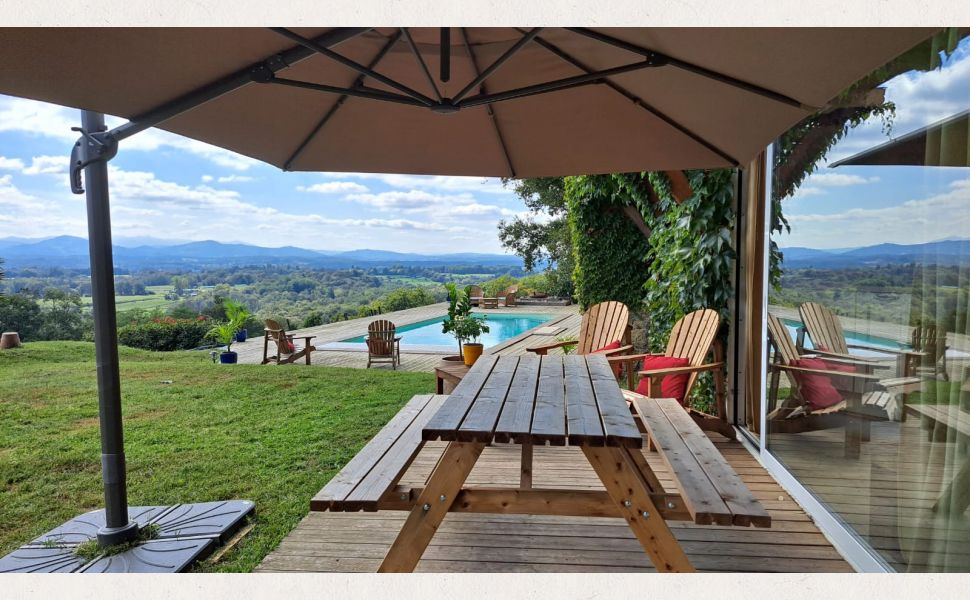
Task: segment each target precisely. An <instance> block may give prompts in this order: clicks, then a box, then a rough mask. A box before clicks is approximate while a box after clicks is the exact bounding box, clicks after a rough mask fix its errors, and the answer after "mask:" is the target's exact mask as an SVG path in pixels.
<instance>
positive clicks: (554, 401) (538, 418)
mask: <svg viewBox="0 0 970 600" xmlns="http://www.w3.org/2000/svg"><path fill="white" fill-rule="evenodd" d="M565 401H566V393H565V388H564V387H563V365H562V357H560V356H543V357H541V361H540V363H539V387H538V390H537V391H536V409H535V413H534V414H533V416H532V430H531V432H530V434H529V440H530V441H531V442H532V443H533V444H545V443H547V442H548V443H549V444H551V445H553V446H565V445H566V410H565V408H566V406H565Z"/></svg>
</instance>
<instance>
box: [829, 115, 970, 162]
mask: <svg viewBox="0 0 970 600" xmlns="http://www.w3.org/2000/svg"><path fill="white" fill-rule="evenodd" d="M843 165H914V166H920V167H970V110H965V111H963V112H961V113H957V114H955V115H952V116H950V117H947V118H946V119H943V120H942V121H937V122H936V123H933V124H931V125H927V126H926V127H923V128H921V129H917V130H916V131H912V132H910V133H907V134H906V135H903V136H900V137H899V138H897V139H895V140H891V141H888V142H885V143H883V144H880V145H878V146H876V147H874V148H870V149H869V150H866V151H864V152H860V153H858V154H854V155H852V156H850V157H849V158H843V159H842V160H840V161H837V162H834V163H832V164H831V165H829V166H830V167H841V166H843Z"/></svg>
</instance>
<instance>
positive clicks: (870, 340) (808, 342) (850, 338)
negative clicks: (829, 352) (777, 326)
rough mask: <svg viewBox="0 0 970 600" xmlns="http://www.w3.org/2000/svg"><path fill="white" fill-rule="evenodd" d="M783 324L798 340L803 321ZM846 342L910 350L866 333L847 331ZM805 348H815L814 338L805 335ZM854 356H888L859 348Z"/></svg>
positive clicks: (783, 321)
mask: <svg viewBox="0 0 970 600" xmlns="http://www.w3.org/2000/svg"><path fill="white" fill-rule="evenodd" d="M781 322H782V323H784V324H785V328H786V329H788V333H789V335H791V338H792V339H793V340H797V339H798V328H799V327H801V326H802V322H801V321H796V320H794V319H782V320H781ZM844 333H845V342H846V343H847V344H850V345H852V344H857V345H861V346H874V347H877V348H887V349H889V350H904V349H907V348H909V346H906V345H904V344H900V343H899V342H897V341H896V340H891V339H889V338H884V337H879V336H875V335H869V334H866V333H859V332H857V331H845V332H844ZM805 347H806V348H809V349H811V348H814V347H815V346H813V345H812V338H811V337H809V336H808V334H807V333H806V334H805ZM851 350H852V354H858V355H860V356H886V355H885V354H880V353H879V352H871V351H868V350H860V349H858V348H852V349H851Z"/></svg>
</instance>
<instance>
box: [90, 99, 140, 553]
mask: <svg viewBox="0 0 970 600" xmlns="http://www.w3.org/2000/svg"><path fill="white" fill-rule="evenodd" d="M81 123H82V132H83V133H85V134H86V135H84V137H82V138H81V140H79V142H78V143H79V144H81V152H80V154H81V155H82V156H84V157H85V161H84V162H85V163H86V166H85V167H84V184H85V186H84V187H85V194H86V198H87V210H88V245H89V248H90V254H91V296H92V299H93V302H94V307H93V312H94V352H95V358H96V363H97V367H98V415H99V420H100V423H101V479H102V481H103V482H104V503H105V521H106V523H105V526H104V527H102V528H100V529H99V530H98V545H99V546H101V547H107V546H113V545H116V544H122V543H125V542H129V541H132V540H134V539H135V537H137V535H138V524H137V523H135V522H134V521H131V520H129V518H128V490H127V486H126V473H125V451H124V435H123V431H122V422H121V375H120V373H119V371H118V332H117V322H116V318H115V285H114V263H113V259H112V252H111V211H110V206H109V202H108V160H110V158H111V156H113V155H114V153H113V148H112V151H106V149H105V147H104V146H101V145H99V144H98V140H97V139H93V138H92V137H90V136H92V135H96V134H100V133H101V132H104V131H105V129H106V128H105V124H104V115H103V114H102V113H97V112H92V111H87V110H85V111H81Z"/></svg>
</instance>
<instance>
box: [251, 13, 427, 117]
mask: <svg viewBox="0 0 970 600" xmlns="http://www.w3.org/2000/svg"><path fill="white" fill-rule="evenodd" d="M270 30H272V31H273V32H275V33H278V34H280V35H282V36H283V37H285V38H288V39H291V40H293V41H294V42H296V43H297V44H300V45H301V46H303V47H305V48H308V49H310V50H313V51H314V52H317V53H318V54H321V55H323V56H326V57H327V58H329V59H331V60H333V61H336V62H338V63H340V64H342V65H344V66H345V67H348V68H350V69H353V70H354V71H357V72H358V73H360V74H361V75H367V76H368V77H372V78H373V79H375V80H377V81H380V82H381V83H383V84H384V85H386V86H389V87H392V88H394V89H396V90H398V91H400V92H403V93H405V94H407V95H408V96H411V97H412V98H414V99H415V100H417V101H419V102H421V104H423V105H425V106H434V104H435V101H434V100H432V99H431V98H428V97H427V96H425V95H424V94H422V93H421V92H419V91H417V90H414V89H411V88H410V87H408V86H406V85H404V84H403V83H401V82H399V81H395V80H393V79H391V78H390V77H387V76H385V75H381V74H380V73H378V72H377V71H374V70H373V69H368V68H367V67H365V66H364V65H362V64H360V63H358V62H356V61H353V60H351V59H349V58H347V57H346V56H343V55H342V54H337V53H336V52H334V51H333V50H330V49H329V48H326V47H324V46H321V45H320V44H317V43H316V42H314V41H313V40H309V39H307V38H305V37H303V36H301V35H299V34H297V33H294V32H292V31H290V30H289V29H287V28H285V27H270Z"/></svg>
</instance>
